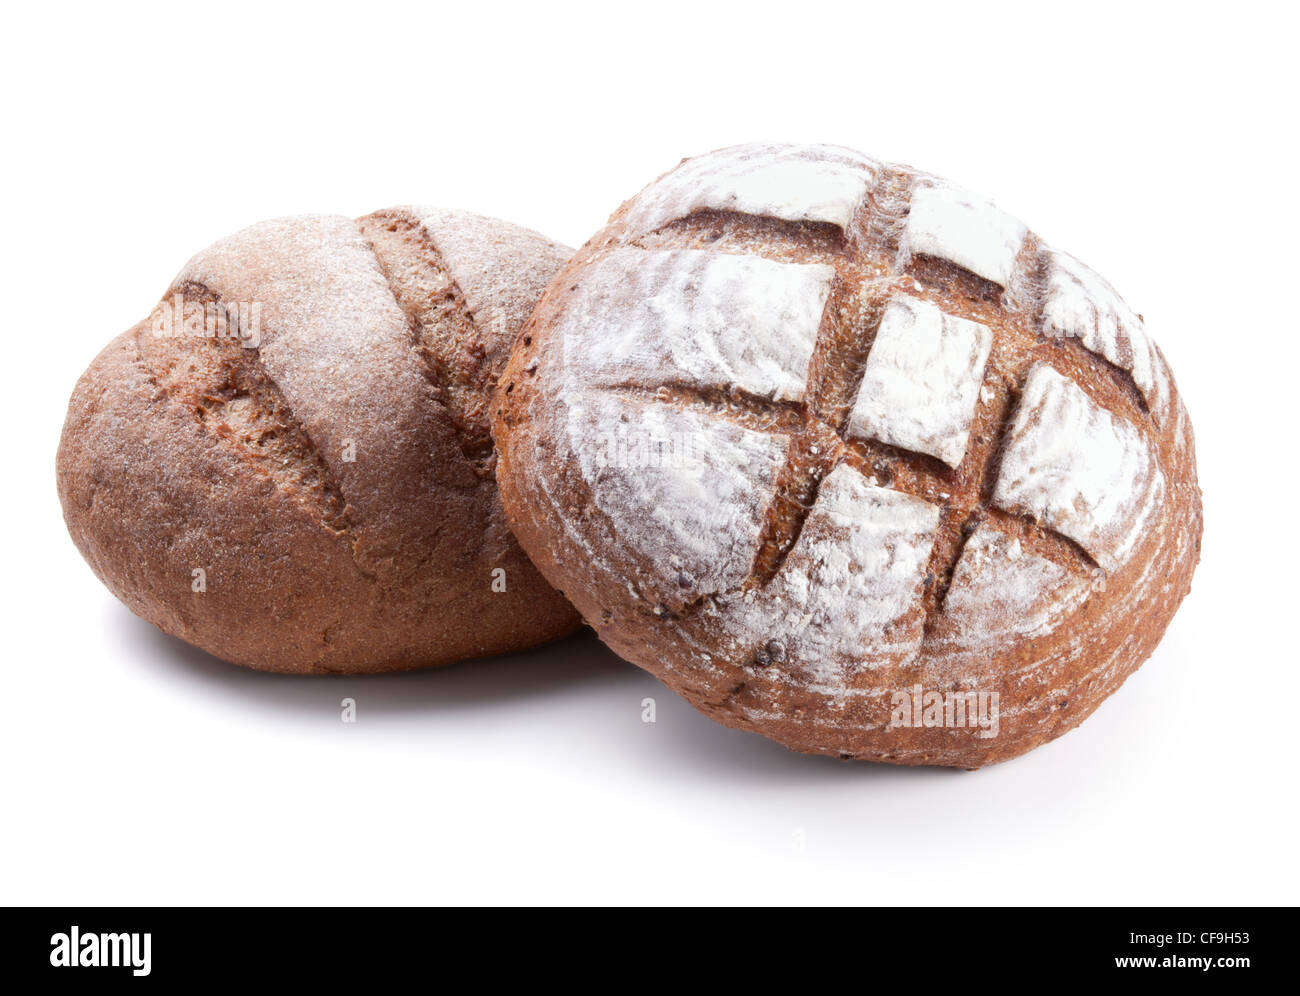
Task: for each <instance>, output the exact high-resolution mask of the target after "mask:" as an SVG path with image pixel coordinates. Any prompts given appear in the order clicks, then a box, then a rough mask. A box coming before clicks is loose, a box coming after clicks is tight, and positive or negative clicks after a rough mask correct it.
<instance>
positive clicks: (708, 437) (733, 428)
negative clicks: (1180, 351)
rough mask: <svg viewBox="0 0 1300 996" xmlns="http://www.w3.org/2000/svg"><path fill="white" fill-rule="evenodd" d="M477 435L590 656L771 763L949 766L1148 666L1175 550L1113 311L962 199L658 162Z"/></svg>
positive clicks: (1142, 406)
mask: <svg viewBox="0 0 1300 996" xmlns="http://www.w3.org/2000/svg"><path fill="white" fill-rule="evenodd" d="M493 432H494V436H495V438H496V442H497V447H498V452H499V454H500V456H499V459H498V464H497V476H498V481H499V482H500V485H501V488H502V493H503V496H504V500H505V506H506V513H507V516H508V518H509V519H510V522H511V525H512V526H513V528H514V530H515V534H516V535H517V536H518V537H519V540H520V542H521V543H522V544H523V546H524V549H525V550H527V551H528V552H529V554H530V555H531V556H532V558H533V561H534V562H535V563H536V564H537V565H538V567H539V568H540V569H541V571H542V573H543V574H544V575H545V576H546V577H547V579H548V580H550V582H551V583H552V584H554V585H555V586H556V587H557V588H559V589H560V590H562V591H564V592H565V593H566V594H567V595H568V596H569V597H570V598H571V599H572V601H573V602H574V604H575V605H577V607H578V609H579V610H580V611H581V612H582V614H583V615H584V616H585V617H586V619H587V620H588V622H590V623H591V624H592V625H593V626H594V627H595V629H596V631H597V633H598V634H599V635H600V637H601V639H603V640H604V641H605V642H606V643H608V644H609V645H610V646H611V647H612V648H613V649H614V650H615V651H617V652H618V653H620V654H621V655H623V656H624V657H626V658H627V659H629V660H631V661H633V662H635V663H636V664H638V665H640V666H641V667H643V668H646V669H647V670H649V671H651V672H652V673H654V674H655V675H657V676H658V677H659V678H661V679H662V680H663V681H664V682H666V683H667V684H668V685H669V686H670V687H671V688H673V689H674V690H675V691H677V692H680V693H681V694H682V695H684V696H685V697H686V698H687V699H688V700H689V701H690V702H691V703H693V704H694V705H695V706H697V707H698V708H699V709H701V710H703V711H704V712H705V713H707V714H708V715H709V716H711V717H713V718H714V719H716V720H718V721H720V722H722V723H726V724H728V725H730V726H735V727H740V728H743V729H747V730H753V731H757V732H759V733H762V734H765V735H767V736H769V737H772V738H774V739H776V740H778V741H780V742H782V743H784V744H787V745H788V746H790V747H792V748H795V749H797V750H801V751H809V752H816V753H824V754H831V755H836V756H841V757H855V758H868V759H873V760H879V761H889V762H894V763H899V764H945V765H957V766H963V767H978V766H980V765H983V764H987V763H990V762H993V761H998V760H1002V759H1005V758H1008V757H1012V756H1015V755H1017V754H1021V753H1023V752H1024V751H1027V750H1029V749H1031V748H1032V747H1034V746H1036V745H1038V744H1041V743H1043V742H1044V741H1047V740H1050V739H1052V738H1053V737H1056V736H1059V735H1060V734H1061V733H1064V732H1065V731H1067V730H1069V729H1071V728H1072V727H1074V726H1075V725H1076V724H1078V723H1079V722H1080V721H1081V720H1082V719H1083V718H1084V717H1086V716H1087V715H1088V714H1089V713H1090V712H1092V710H1093V709H1094V708H1096V706H1097V704H1098V703H1099V702H1100V701H1101V700H1102V699H1103V698H1105V697H1106V696H1107V695H1108V694H1110V692H1112V691H1114V689H1115V688H1116V687H1117V686H1118V685H1119V684H1120V683H1121V682H1122V681H1123V680H1124V679H1125V678H1126V677H1127V676H1128V675H1129V674H1131V673H1132V672H1133V670H1134V669H1135V668H1137V666H1138V665H1139V664H1140V663H1141V662H1142V661H1143V660H1144V659H1145V658H1146V657H1147V656H1148V655H1149V654H1150V653H1151V651H1152V649H1153V648H1154V647H1155V645H1156V643H1157V641H1158V640H1159V639H1160V637H1161V634H1162V633H1163V632H1164V629H1165V627H1166V625H1167V624H1168V622H1169V620H1170V618H1171V616H1172V615H1173V612H1174V610H1175V608H1176V607H1177V606H1178V604H1179V602H1180V600H1181V599H1182V597H1183V596H1184V595H1185V594H1186V593H1187V591H1188V588H1189V586H1190V582H1191V576H1192V570H1193V567H1194V565H1195V563H1196V561H1197V558H1198V552H1199V546H1200V535H1201V503H1200V493H1199V491H1198V489H1197V485H1196V469H1195V456H1194V452H1193V440H1192V429H1191V425H1190V423H1189V421H1188V418H1187V413H1186V411H1185V410H1184V408H1183V405H1182V402H1181V401H1180V399H1179V396H1178V393H1177V391H1176V390H1175V387H1174V382H1173V378H1172V377H1171V376H1170V374H1169V370H1168V368H1167V367H1166V365H1165V361H1164V358H1163V357H1162V356H1161V354H1160V352H1159V350H1158V349H1157V348H1156V347H1155V344H1154V343H1153V342H1152V341H1151V339H1150V338H1149V337H1148V335H1147V333H1146V331H1145V329H1144V327H1143V321H1142V319H1141V317H1140V316H1138V315H1137V314H1135V313H1134V312H1133V311H1132V310H1131V309H1129V307H1128V306H1127V305H1125V304H1124V302H1123V301H1122V300H1121V299H1120V298H1119V296H1118V295H1117V294H1116V293H1115V291H1114V290H1113V289H1112V288H1111V287H1110V285H1109V284H1108V283H1106V281H1104V280H1103V279H1102V278H1101V277H1099V276H1098V275H1097V274H1096V273H1094V272H1093V271H1092V270H1090V269H1089V268H1088V267H1086V266H1085V265H1084V264H1082V263H1081V262H1079V261H1078V260H1077V259H1074V258H1073V257H1071V256H1069V255H1066V254H1065V253H1062V252H1059V251H1057V250H1055V249H1053V248H1051V247H1049V246H1047V245H1045V244H1044V243H1043V242H1042V241H1041V240H1039V239H1038V238H1037V237H1036V236H1035V235H1033V234H1032V233H1031V232H1029V231H1028V230H1027V229H1026V228H1025V226H1024V225H1022V224H1021V223H1020V222H1019V221H1017V220H1016V219H1014V218H1012V217H1010V216H1009V215H1007V214H1004V213H1003V212H1001V211H1000V210H998V209H997V208H996V207H994V206H993V205H992V204H990V203H988V202H987V201H986V200H984V199H982V198H980V197H978V196H976V195H974V194H971V193H969V192H966V191H964V190H961V189H959V188H957V187H955V186H953V185H951V184H949V183H946V182H945V181H943V180H940V179H938V178H936V177H933V176H929V175H926V174H924V173H919V172H917V171H915V170H912V169H909V168H907V167H902V166H894V165H888V164H884V163H879V162H876V161H873V160H871V159H868V158H866V157H865V156H862V155H859V154H858V153H855V152H852V151H850V150H846V149H839V148H829V147H795V146H779V145H770V146H769V145H753V146H742V147H738V148H732V149H726V150H723V151H720V152H715V153H712V154H709V155H705V156H700V157H699V158H695V159H690V160H687V161H685V162H684V163H683V164H682V165H680V166H679V167H678V168H677V169H675V170H673V171H672V172H670V173H668V174H666V175H665V176H663V177H661V178H660V179H659V180H657V181H656V182H654V183H652V184H651V185H650V186H649V187H647V188H646V189H645V190H643V191H642V192H641V193H640V194H639V195H638V196H637V197H635V198H633V199H632V200H631V201H629V202H627V203H626V204H624V205H623V206H622V207H621V208H620V210H619V211H618V212H617V213H616V214H615V215H614V216H613V217H612V219H611V220H610V222H609V225H608V226H607V227H606V228H605V229H604V230H603V231H602V232H600V233H599V234H598V235H596V236H595V237H594V238H593V239H592V240H591V241H590V242H589V243H588V244H587V245H586V246H585V247H584V248H583V249H581V250H580V251H579V252H578V254H577V255H576V256H575V257H574V258H573V259H572V260H571V261H570V262H569V264H568V265H567V266H566V267H565V268H564V270H563V271H562V272H561V273H560V274H559V275H558V276H557V277H556V278H555V279H554V280H553V281H552V282H551V284H550V286H549V287H548V289H547V291H546V293H545V294H544V295H543V297H542V299H541V301H540V302H539V304H538V306H537V308H536V309H535V310H534V312H533V315H532V317H531V318H530V319H529V321H528V323H527V325H525V327H524V329H523V331H522V333H521V335H520V338H519V340H518V342H517V343H516V346H515V349H514V351H513V354H512V357H511V360H510V363H509V365H508V367H507V369H506V372H505V373H504V374H503V376H502V378H501V384H500V387H499V389H498V395H497V406H496V408H495V412H494V424H493Z"/></svg>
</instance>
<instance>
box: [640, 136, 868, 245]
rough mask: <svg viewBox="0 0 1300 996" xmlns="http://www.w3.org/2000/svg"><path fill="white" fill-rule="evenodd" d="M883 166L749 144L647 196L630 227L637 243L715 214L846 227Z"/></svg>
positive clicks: (660, 183)
mask: <svg viewBox="0 0 1300 996" xmlns="http://www.w3.org/2000/svg"><path fill="white" fill-rule="evenodd" d="M878 169H879V164H878V163H876V162H875V161H874V160H871V159H868V158H867V157H866V156H862V155H859V154H858V153H856V152H853V151H852V150H850V149H841V148H837V147H835V146H827V145H806V146H805V145H741V146H736V147H734V148H730V149H722V150H721V151H719V152H711V153H709V154H708V155H703V156H698V157H696V158H694V159H689V160H687V161H686V162H685V163H683V164H682V165H681V166H679V167H678V168H677V169H675V170H673V172H671V173H669V174H668V175H667V176H665V177H663V178H661V179H660V180H657V181H656V182H655V183H653V184H651V185H650V186H649V187H648V188H647V189H645V190H644V191H642V192H641V194H640V195H638V196H637V198H636V200H635V201H634V202H633V207H632V209H631V210H630V211H629V212H628V214H627V216H626V218H625V219H624V224H625V225H626V226H627V230H628V231H629V232H630V233H631V235H632V237H634V238H635V237H636V236H639V235H644V234H645V233H647V232H652V231H654V230H655V229H657V228H660V227H662V226H663V225H666V224H668V223H669V222H670V221H675V220H677V219H678V218H683V217H685V216H686V215H688V214H691V213H692V212H694V211H700V210H704V209H713V210H717V211H736V212H739V213H741V214H753V215H761V216H765V217H769V218H780V219H782V220H785V221H820V222H830V223H831V224H834V225H838V226H840V227H841V228H846V227H847V226H848V224H849V222H850V221H851V220H852V218H853V215H854V212H855V211H856V210H857V207H858V205H859V204H860V203H862V200H863V198H864V197H866V193H867V190H868V188H869V187H870V186H871V184H872V182H873V180H874V179H875V175H876V171H877V170H878Z"/></svg>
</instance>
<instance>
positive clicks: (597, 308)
mask: <svg viewBox="0 0 1300 996" xmlns="http://www.w3.org/2000/svg"><path fill="white" fill-rule="evenodd" d="M834 276H835V271H834V270H833V269H832V268H831V267H829V266H823V265H821V264H810V265H798V264H792V263H774V262H771V261H770V260H766V259H760V258H757V257H753V256H736V255H730V254H726V253H714V252H703V251H698V250H670V251H642V250H639V249H616V250H614V251H613V252H611V253H609V254H608V255H606V256H604V257H602V258H601V259H599V260H597V261H596V262H595V263H593V264H592V266H591V267H590V268H588V269H587V271H586V272H585V273H584V274H583V277H582V280H581V282H580V283H579V284H578V285H577V287H576V288H575V289H574V290H573V291H572V292H571V293H572V299H571V301H572V303H571V305H570V306H569V307H568V308H567V309H566V310H565V313H564V315H563V317H562V318H561V320H560V327H561V330H562V335H563V341H564V362H565V368H566V371H567V373H568V375H569V376H570V377H571V378H572V379H574V380H575V381H576V382H578V383H582V384H590V385H600V386H616V385H619V384H625V383H628V382H630V381H635V382H637V383H644V384H671V383H691V384H699V385H705V386H711V385H721V386H724V387H726V388H727V389H730V388H732V387H736V388H740V389H742V390H744V391H747V392H749V393H750V394H753V395H756V396H759V397H766V398H775V399H777V400H779V401H797V400H800V399H802V398H803V396H804V388H805V384H806V382H807V378H808V361H809V359H810V358H811V357H812V350H813V344H814V343H815V342H816V339H817V329H818V327H819V326H820V325H821V320H822V312H823V311H824V310H825V307H826V300H827V298H828V297H829V295H830V285H831V280H832V279H833V278H834Z"/></svg>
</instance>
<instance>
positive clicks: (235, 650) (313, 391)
mask: <svg viewBox="0 0 1300 996" xmlns="http://www.w3.org/2000/svg"><path fill="white" fill-rule="evenodd" d="M568 254H569V250H567V249H566V248H565V247H563V246H560V245H557V244H556V243H553V242H550V241H549V240H547V239H545V238H543V237H541V236H540V235H537V234H536V233H534V232H530V231H527V230H525V229H521V228H518V227H516V226H514V225H509V224H507V223H505V222H501V221H497V220H494V219H490V218H484V217H480V216H477V215H472V214H466V213H462V212H454V211H443V210H436V209H413V208H394V209H392V210H388V211H380V212H376V213H375V214H372V215H368V216H366V217H364V218H361V219H359V220H357V221H352V220H350V219H348V218H343V217H334V216H310V217H298V218H285V219H279V220H275V221H269V222H265V223H263V224H260V225H255V226H253V227H251V228H249V229H246V230H244V231H242V232H240V233H238V234H236V235H234V236H231V237H229V238H227V239H223V240H222V241H220V242H218V243H216V244H215V245H213V246H212V247H210V248H209V249H207V250H205V251H204V252H202V253H200V254H199V255H198V256H196V257H194V259H192V260H191V261H190V262H189V263H188V264H187V265H186V266H185V268H184V269H183V270H182V271H181V273H180V274H179V275H178V276H177V278H176V279H175V280H174V281H173V283H172V285H171V286H170V287H169V289H168V291H167V293H166V294H165V295H164V298H163V301H162V303H161V304H160V305H159V308H158V309H156V310H155V312H154V314H153V315H151V316H150V319H148V320H146V321H144V322H141V323H140V324H139V325H137V326H136V327H135V328H133V329H131V330H130V331H128V332H126V333H124V334H122V335H121V336H119V337H118V338H117V339H115V340H114V341H113V342H112V343H110V344H109V346H108V347H107V348H106V349H105V350H104V351H103V352H102V353H101V354H100V355H99V357H98V358H96V360H95V361H94V362H93V363H92V364H91V366H90V368H89V369H88V370H87V371H86V373H85V374H84V375H83V376H82V378H81V380H80V382H79V383H78V384H77V387H76V390H75V391H74V393H73V396H72V401H71V404H70V406H69V410H68V417H67V422H66V424H65V426H64V431H63V438H62V441H61V443H60V446H59V454H58V483H59V495H60V498H61V500H62V502H63V508H64V516H65V519H66V521H67V524H68V529H69V531H70V532H71V534H72V537H73V540H74V541H75V542H76V544H77V547H78V548H79V549H80V550H81V552H82V554H83V555H84V556H85V558H86V560H87V561H88V562H89V564H90V565H91V567H92V568H93V569H94V571H95V573H96V574H98V576H99V577H100V579H101V580H103V582H104V583H105V584H106V585H107V586H108V587H109V589H110V590H111V591H112V592H113V593H114V594H115V595H117V596H118V598H120V599H121V600H122V601H123V602H124V603H126V605H127V606H128V607H129V608H130V609H131V610H132V611H133V612H135V613H136V614H137V615H139V616H141V617H143V618H144V619H147V620H149V621H150V622H152V623H154V624H155V625H157V626H158V627H159V628H160V629H162V630H164V631H165V632H167V633H171V634H172V635H174V636H178V637H180V638H181V639H183V640H186V641H188V642H190V643H192V644H194V645H196V646H198V647H202V648H203V649H204V650H207V651H209V652H210V653H213V654H215V655H217V656H218V657H222V658H225V659H226V660H229V661H233V662H235V663H238V664H243V665H247V666H249V667H255V668H261V669H265V670H275V671H291V672H300V673H312V672H351V673H358V672H370V671H390V670H398V669H406V668H416V667H424V666H428V665H434V664H443V663H447V662H450V661H455V660H459V659H462V658H468V657H478V656H484V655H488V654H496V653H502V652H506V651H512V650H520V649H523V648H526V647H530V646H533V645H535V644H538V643H541V642H544V641H547V640H551V639H554V638H556V637H559V636H561V635H563V634H565V633H567V632H569V631H571V630H573V629H574V628H575V626H576V625H577V624H578V618H577V616H576V614H575V613H574V611H573V609H572V608H571V607H570V606H569V604H568V603H567V602H566V601H565V600H564V599H563V597H562V596H560V595H559V594H558V593H557V592H555V591H554V590H553V589H551V588H550V587H549V586H548V585H547V584H546V582H545V581H544V580H543V579H542V578H541V577H540V576H539V575H538V574H537V572H536V570H535V569H534V568H533V566H532V565H531V564H530V563H529V562H528V560H527V558H526V557H525V556H524V555H523V553H522V552H521V551H520V549H519V547H518V545H517V544H516V543H515V541H514V539H513V538H512V536H511V535H510V532H509V530H508V528H507V526H506V523H505V519H504V516H503V514H502V509H501V502H500V496H499V494H498V492H497V489H496V485H495V481H494V478H493V467H494V462H495V453H494V451H493V448H492V441H491V437H490V435H489V431H488V399H489V397H490V393H491V390H492V388H493V386H494V384H495V380H496V377H497V375H498V373H499V372H500V369H501V367H502V365H503V364H504V362H505V359H506V353H507V351H508V349H509V344H510V342H511V341H512V339H513V337H514V334H515V333H516V332H517V331H518V329H519V326H520V325H521V324H522V322H523V320H524V319H525V318H526V317H527V315H528V313H529V310H530V309H531V307H532V305H533V303H534V302H535V300H536V298H537V296H538V294H539V293H540V291H541V289H542V287H543V286H544V285H545V284H546V281H547V280H548V279H549V278H550V277H551V276H552V275H553V274H554V273H555V272H556V271H557V270H558V269H559V267H560V266H561V265H562V264H563V262H564V261H565V259H566V258H567V256H568ZM177 305H180V307H177ZM186 322H188V327H186V325H185V323H186ZM205 322H206V329H205ZM205 332H206V333H208V334H204V333H205ZM196 572H201V573H196ZM502 572H503V573H502ZM502 588H504V590H501V589H502ZM196 589H197V590H196Z"/></svg>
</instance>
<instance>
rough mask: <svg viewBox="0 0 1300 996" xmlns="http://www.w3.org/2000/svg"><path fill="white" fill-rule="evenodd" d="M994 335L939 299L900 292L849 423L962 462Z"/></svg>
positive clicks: (890, 440)
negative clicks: (945, 310) (940, 303)
mask: <svg viewBox="0 0 1300 996" xmlns="http://www.w3.org/2000/svg"><path fill="white" fill-rule="evenodd" d="M992 344H993V334H992V333H991V332H990V331H989V330H988V327H987V326H985V325H981V324H980V323H979V322H972V321H969V320H967V319H965V318H958V317H956V316H955V315H946V314H944V313H943V312H942V311H941V310H939V308H937V307H936V306H935V305H933V304H930V303H928V302H926V301H921V300H918V299H917V298H914V297H908V296H905V295H899V296H898V297H895V298H893V299H892V300H891V301H890V302H889V304H888V306H887V307H886V308H885V313H884V316H883V317H882V318H881V321H880V328H879V330H878V331H877V332H876V338H875V342H874V343H873V344H872V346H871V352H870V353H869V354H868V356H867V366H866V371H865V372H864V374H863V377H862V386H861V388H860V389H859V391H858V397H857V401H856V403H855V404H854V406H853V412H852V414H851V415H850V417H849V429H850V431H851V432H853V433H854V434H856V435H864V436H871V437H874V438H876V439H879V440H880V441H882V442H885V443H890V444H891V445H893V446H900V447H902V448H904V449H908V450H917V451H919V452H921V453H928V454H930V455H931V456H934V457H938V458H939V459H940V460H942V461H943V462H944V463H946V464H948V466H950V467H956V466H957V465H958V464H959V463H961V458H962V455H963V454H964V453H965V452H966V443H967V440H968V439H969V438H970V425H971V419H972V417H973V416H974V414H975V405H976V404H977V403H978V401H979V391H980V385H981V384H982V383H983V381H984V366H985V364H986V363H987V362H988V358H989V348H990V347H991V346H992Z"/></svg>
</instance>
